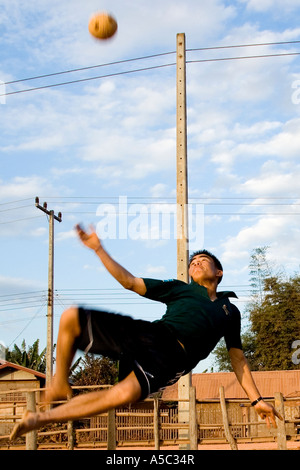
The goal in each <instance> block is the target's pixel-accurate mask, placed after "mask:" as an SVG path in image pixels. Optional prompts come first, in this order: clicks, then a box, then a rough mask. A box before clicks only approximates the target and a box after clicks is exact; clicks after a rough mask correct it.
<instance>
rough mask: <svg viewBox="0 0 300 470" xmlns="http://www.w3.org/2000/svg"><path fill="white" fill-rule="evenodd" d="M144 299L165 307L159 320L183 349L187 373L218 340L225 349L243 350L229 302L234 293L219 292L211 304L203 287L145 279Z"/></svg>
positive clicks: (235, 312)
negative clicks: (222, 341)
mask: <svg viewBox="0 0 300 470" xmlns="http://www.w3.org/2000/svg"><path fill="white" fill-rule="evenodd" d="M144 282H145V285H146V288H147V292H146V294H145V297H147V298H148V299H151V300H156V301H158V302H163V303H165V304H166V306H167V310H166V313H165V314H164V315H163V317H162V318H161V319H160V320H156V322H161V323H163V324H164V325H166V326H167V327H168V328H169V329H170V330H172V331H173V332H174V333H175V335H176V337H177V339H178V340H179V341H180V342H181V343H182V344H183V345H184V347H185V350H186V352H187V356H188V361H189V365H190V369H192V368H193V367H195V365H196V364H198V362H199V361H200V360H202V359H205V358H206V357H207V356H208V355H209V354H210V353H211V351H212V350H213V349H214V347H215V346H216V345H217V343H218V342H219V340H220V339H221V338H222V337H224V339H225V342H226V346H227V349H228V350H229V349H230V348H232V347H234V348H238V349H242V344H241V338H240V328H241V315H240V312H239V310H238V308H237V307H236V306H235V305H233V304H232V303H231V302H230V301H229V297H235V298H236V295H235V293H234V292H218V293H217V297H218V298H217V299H216V300H215V301H211V299H210V298H209V295H208V293H207V289H206V287H203V286H200V285H199V284H197V283H195V282H194V281H192V282H191V283H190V284H186V283H185V282H182V281H178V280H176V279H172V280H168V281H161V280H156V279H144Z"/></svg>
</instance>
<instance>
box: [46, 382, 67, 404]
mask: <svg viewBox="0 0 300 470" xmlns="http://www.w3.org/2000/svg"><path fill="white" fill-rule="evenodd" d="M72 395H73V392H72V389H71V387H70V385H69V384H68V383H61V384H60V383H59V382H58V381H57V379H56V377H54V378H53V382H52V384H51V386H50V388H49V389H48V390H46V393H45V401H46V402H47V403H52V402H54V401H60V400H66V399H70V398H71V397H72Z"/></svg>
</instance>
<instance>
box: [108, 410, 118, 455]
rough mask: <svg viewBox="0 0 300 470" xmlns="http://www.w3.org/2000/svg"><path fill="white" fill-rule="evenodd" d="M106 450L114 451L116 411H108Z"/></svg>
mask: <svg viewBox="0 0 300 470" xmlns="http://www.w3.org/2000/svg"><path fill="white" fill-rule="evenodd" d="M107 450H116V410H115V408H113V409H112V410H108V415H107Z"/></svg>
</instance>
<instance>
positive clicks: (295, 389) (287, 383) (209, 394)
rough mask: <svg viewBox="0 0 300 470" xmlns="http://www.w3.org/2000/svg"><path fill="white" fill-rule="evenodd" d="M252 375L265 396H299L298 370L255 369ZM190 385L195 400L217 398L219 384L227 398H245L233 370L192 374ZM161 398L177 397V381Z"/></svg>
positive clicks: (173, 398) (299, 374)
mask: <svg viewBox="0 0 300 470" xmlns="http://www.w3.org/2000/svg"><path fill="white" fill-rule="evenodd" d="M252 375H253V378H254V381H255V383H256V385H257V388H258V390H259V391H260V393H261V395H262V396H263V397H265V398H272V397H274V393H276V392H281V393H282V394H283V396H284V397H300V370H281V371H255V372H252ZM192 385H193V386H194V387H196V398H197V400H211V399H219V398H220V387H221V386H223V387H224V392H225V398H227V399H229V398H233V399H234V398H237V399H243V398H247V395H246V393H245V392H244V390H243V389H242V387H241V386H240V384H239V383H238V381H237V378H236V376H235V374H234V372H214V373H208V374H193V375H192ZM163 399H164V400H177V399H178V382H177V383H176V384H174V385H172V386H170V387H167V388H166V389H165V390H164V392H163Z"/></svg>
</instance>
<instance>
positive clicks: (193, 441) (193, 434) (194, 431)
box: [190, 387, 198, 450]
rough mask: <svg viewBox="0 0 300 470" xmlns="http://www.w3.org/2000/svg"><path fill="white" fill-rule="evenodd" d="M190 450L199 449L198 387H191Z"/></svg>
mask: <svg viewBox="0 0 300 470" xmlns="http://www.w3.org/2000/svg"><path fill="white" fill-rule="evenodd" d="M190 449H191V450H197V449H198V423H197V409H196V387H190Z"/></svg>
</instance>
